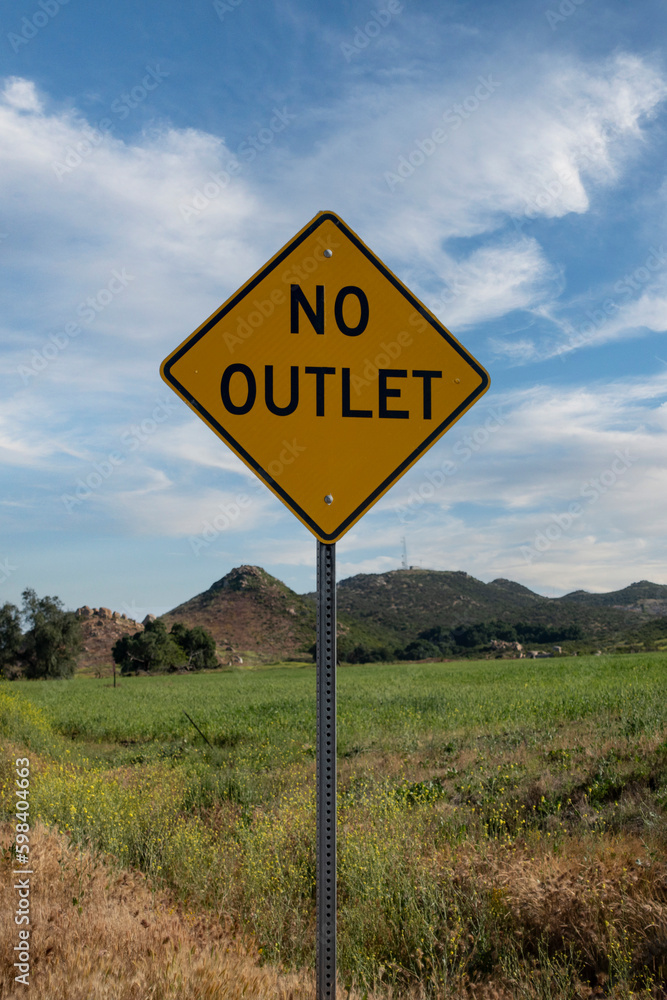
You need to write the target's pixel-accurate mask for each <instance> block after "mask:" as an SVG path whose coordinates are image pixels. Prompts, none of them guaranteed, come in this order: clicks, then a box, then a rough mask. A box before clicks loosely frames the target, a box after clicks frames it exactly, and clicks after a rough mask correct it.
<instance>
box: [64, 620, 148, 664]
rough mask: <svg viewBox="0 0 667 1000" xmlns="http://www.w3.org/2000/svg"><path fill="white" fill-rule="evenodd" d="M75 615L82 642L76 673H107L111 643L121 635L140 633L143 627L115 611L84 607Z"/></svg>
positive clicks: (110, 661)
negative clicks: (83, 671)
mask: <svg viewBox="0 0 667 1000" xmlns="http://www.w3.org/2000/svg"><path fill="white" fill-rule="evenodd" d="M76 615H77V618H79V620H80V622H81V636H82V639H83V647H82V654H81V658H80V659H79V669H85V670H93V671H95V670H106V669H108V668H109V667H110V666H111V664H112V662H113V660H112V656H111V650H112V649H113V646H114V643H115V642H117V640H118V639H121V638H122V637H123V636H124V635H132V634H133V633H134V632H141V631H142V630H143V627H144V626H143V623H142V624H140V623H139V622H135V621H134V620H133V619H132V618H128V617H127V615H124V614H121V613H120V612H118V611H110V610H109V608H89V607H88V605H84V606H83V607H82V608H78V609H77V612H76ZM145 620H146V619H144V621H145Z"/></svg>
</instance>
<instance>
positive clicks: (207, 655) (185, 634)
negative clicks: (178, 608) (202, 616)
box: [170, 622, 218, 670]
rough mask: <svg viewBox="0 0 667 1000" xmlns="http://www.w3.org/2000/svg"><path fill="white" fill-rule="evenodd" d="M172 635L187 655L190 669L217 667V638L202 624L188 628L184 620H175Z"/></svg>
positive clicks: (187, 665) (187, 664)
mask: <svg viewBox="0 0 667 1000" xmlns="http://www.w3.org/2000/svg"><path fill="white" fill-rule="evenodd" d="M170 635H171V636H172V637H173V638H174V640H175V641H176V642H177V643H178V645H179V646H180V648H181V649H182V650H183V652H184V653H185V655H186V656H187V663H186V667H187V669H188V670H204V669H209V670H210V669H212V668H213V667H217V665H218V658H217V656H216V655H215V639H214V638H213V636H212V635H211V633H210V632H207V631H206V629H204V628H202V627H201V625H195V627H194V628H188V627H187V626H186V625H184V624H183V623H182V622H174V624H173V625H172V627H171V632H170Z"/></svg>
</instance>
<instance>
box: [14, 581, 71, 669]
mask: <svg viewBox="0 0 667 1000" xmlns="http://www.w3.org/2000/svg"><path fill="white" fill-rule="evenodd" d="M21 596H22V597H23V605H22V608H21V618H22V619H23V624H24V626H27V628H26V631H25V634H24V636H23V640H22V648H21V652H20V661H21V663H22V664H23V667H24V670H25V675H26V677H29V678H35V677H47V678H51V677H71V676H72V674H73V673H74V667H75V666H76V661H77V658H78V655H79V652H80V651H81V625H80V622H79V619H78V618H77V616H76V614H75V613H74V612H73V611H65V609H64V607H63V604H62V602H61V601H60V599H59V598H57V597H38V596H37V594H36V593H35V591H34V590H31V589H30V588H28V589H26V590H24V591H23V594H22V595H21Z"/></svg>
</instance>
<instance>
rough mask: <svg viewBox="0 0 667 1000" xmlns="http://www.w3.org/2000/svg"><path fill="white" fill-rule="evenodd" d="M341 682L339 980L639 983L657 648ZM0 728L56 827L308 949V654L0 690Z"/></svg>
mask: <svg viewBox="0 0 667 1000" xmlns="http://www.w3.org/2000/svg"><path fill="white" fill-rule="evenodd" d="M338 676H339V681H338V743H339V829H340V846H339V890H338V891H339V956H340V966H341V969H342V971H343V973H344V976H345V978H346V981H347V982H350V983H351V982H355V983H356V984H357V985H361V986H362V987H363V986H372V985H375V986H376V987H377V986H379V985H385V984H386V985H387V986H389V985H390V984H395V985H396V984H398V985H399V986H400V987H401V988H404V989H406V990H409V989H410V988H412V987H413V986H414V985H415V984H416V983H419V984H420V985H421V986H422V987H423V988H424V989H425V990H426V991H427V993H428V994H429V995H432V996H448V995H451V996H458V995H459V994H458V993H456V992H455V991H456V990H464V989H465V988H466V986H467V987H468V988H471V984H473V983H475V982H479V983H484V982H492V981H493V982H496V983H503V984H506V985H507V984H509V985H507V989H510V988H511V989H512V990H513V991H514V995H515V996H517V997H524V996H525V997H532V996H545V997H546V996H553V997H561V996H562V997H565V996H573V997H574V996H578V995H582V996H583V995H585V994H584V993H581V994H579V993H578V992H576V991H577V990H578V989H583V988H584V986H583V985H582V984H584V985H585V984H588V985H589V986H590V985H593V984H595V982H596V977H602V978H603V979H605V982H606V984H607V986H606V988H607V989H608V990H611V992H610V993H609V995H613V996H618V997H621V996H629V995H630V992H629V991H630V990H631V989H633V990H634V991H635V995H639V993H641V991H642V990H643V991H644V994H643V995H645V996H650V995H653V994H652V993H651V990H652V989H653V988H654V984H657V983H660V982H664V981H665V980H666V979H667V906H666V904H667V864H666V862H665V846H666V844H667V825H666V816H667V698H666V697H665V692H666V691H667V655H665V654H643V655H634V656H614V657H600V656H598V657H578V658H574V657H567V658H556V659H549V660H529V661H526V660H522V661H484V662H478V663H476V662H466V663H461V662H456V663H432V664H431V663H429V664H421V665H406V664H399V665H393V664H392V665H384V664H382V665H379V664H374V665H366V666H350V667H344V668H342V669H341V670H340V671H339V675H338ZM185 712H187V713H188V714H189V715H190V716H191V717H192V719H193V720H194V722H195V723H196V725H197V726H198V727H199V729H200V730H201V732H202V733H203V734H204V735H205V737H206V739H207V740H208V743H210V744H211V746H208V745H207V743H206V742H205V741H204V739H202V737H201V735H200V734H199V733H198V732H197V731H196V729H195V728H194V727H193V725H192V724H191V722H190V721H189V720H188V719H187V718H186V715H185V714H184V713H185ZM0 735H2V736H3V738H4V740H5V742H12V744H13V745H28V746H30V748H31V750H32V754H33V755H34V757H35V759H36V761H37V762H38V765H39V774H38V776H37V777H36V778H35V788H34V795H35V804H36V805H37V807H38V810H39V813H40V815H41V816H42V817H43V818H44V819H45V820H46V821H47V822H49V823H55V824H58V825H59V826H60V827H61V828H63V829H66V830H69V831H70V833H71V835H72V836H73V837H75V838H77V839H79V840H81V841H84V842H88V843H91V844H94V845H96V846H98V847H99V848H101V849H103V850H105V851H107V852H110V853H111V854H112V855H113V856H114V857H115V858H117V859H118V860H119V862H120V863H123V864H127V865H135V866H138V867H140V868H142V869H143V870H144V871H145V872H146V873H147V874H148V875H149V876H150V877H151V879H153V880H154V882H155V883H162V884H166V885H170V886H172V887H173V888H174V890H175V891H177V892H178V893H180V894H182V896H183V897H184V898H186V899H188V900H189V901H190V902H191V903H192V904H193V905H195V904H196V905H197V906H200V907H206V908H211V907H213V908H215V909H217V910H218V911H219V912H221V913H222V912H224V913H226V914H229V915H231V916H232V918H233V919H234V921H235V922H236V924H237V926H239V927H243V928H244V929H246V930H250V931H251V932H252V933H254V934H255V935H256V936H257V938H258V940H259V942H260V944H261V947H262V948H263V953H264V955H265V956H267V957H268V958H269V959H271V960H274V959H280V960H281V961H283V962H285V963H286V964H288V965H289V964H292V965H296V966H298V965H300V964H309V963H312V961H313V955H314V900H313V886H314V862H315V857H314V766H315V765H314V744H315V670H314V667H311V666H300V667H291V668H275V669H261V670H255V671H233V672H218V673H206V674H201V675H196V676H183V675H173V676H159V677H131V678H122V679H121V680H120V681H119V685H118V687H117V688H114V687H113V686H112V684H111V682H110V680H109V679H103V680H99V679H91V678H75V679H74V680H72V681H63V682H48V683H46V682H25V681H23V682H13V683H11V684H9V683H4V684H1V685H0ZM647 914H650V919H648V917H647ZM605 977H606V978H605ZM548 982H549V983H551V984H552V986H551V987H550V989H552V992H551V993H546V992H539V990H540V989H541V987H540V983H544V984H546V983H548ZM553 984H560V985H559V986H558V989H555V987H554V986H553ZM545 989H546V987H545ZM536 990H537V992H536ZM448 991H449V992H448ZM614 991H615V992H614ZM623 991H625V992H623ZM638 991H639V992H638ZM406 995H407V994H406ZM460 995H464V993H461V994H460ZM508 995H511V994H508Z"/></svg>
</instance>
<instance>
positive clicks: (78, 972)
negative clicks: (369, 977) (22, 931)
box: [0, 823, 354, 1000]
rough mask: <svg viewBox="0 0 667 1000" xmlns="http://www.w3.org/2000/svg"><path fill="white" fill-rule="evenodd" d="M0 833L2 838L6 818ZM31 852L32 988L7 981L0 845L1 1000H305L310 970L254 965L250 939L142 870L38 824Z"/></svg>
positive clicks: (8, 918)
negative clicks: (178, 898) (157, 887)
mask: <svg viewBox="0 0 667 1000" xmlns="http://www.w3.org/2000/svg"><path fill="white" fill-rule="evenodd" d="M0 831H1V835H2V843H3V844H5V845H6V844H9V843H10V842H11V837H12V828H11V826H10V825H9V824H8V823H4V824H2V826H1V827H0ZM30 856H31V864H32V867H33V870H34V872H35V874H34V875H33V876H32V886H33V893H32V896H31V930H32V934H31V939H30V948H31V953H32V960H31V983H30V987H29V989H26V988H25V987H24V986H23V985H20V984H15V983H14V973H15V970H14V969H13V962H14V957H13V954H14V953H13V950H12V949H13V946H14V945H15V944H17V943H18V928H17V927H16V925H15V924H14V921H13V914H14V909H15V904H16V898H15V896H16V893H15V892H14V890H13V888H12V885H13V878H12V875H11V871H12V865H11V857H10V856H9V852H8V851H6V850H5V851H4V852H3V858H2V863H1V866H0V868H1V878H0V963H1V965H0V997H1V998H2V1000H14V998H22V1000H23V998H25V997H26V996H28V995H29V996H30V1000H92V998H95V1000H149V998H150V1000H186V998H187V1000H236V998H241V997H243V998H244V1000H265V998H266V1000H268V998H271V1000H312V997H313V996H314V990H315V986H314V976H313V975H309V974H308V973H306V972H303V973H300V974H298V975H294V974H284V973H282V972H280V971H279V970H277V969H275V968H274V967H272V966H268V965H267V966H264V967H261V966H260V958H261V956H260V955H259V953H258V951H257V949H256V948H255V947H254V946H253V945H252V943H251V942H250V941H248V940H247V939H246V941H245V942H243V941H242V940H240V939H239V938H235V937H234V936H233V935H232V933H231V931H232V928H230V927H229V926H227V927H225V926H224V924H223V923H221V921H219V920H216V919H214V918H211V917H201V916H200V917H195V916H194V915H191V914H188V913H187V912H183V910H182V908H180V907H178V906H177V905H176V904H174V903H173V901H172V900H171V899H170V897H169V895H168V894H166V893H163V892H159V893H155V894H154V893H152V892H151V891H150V889H149V888H148V885H147V883H146V880H145V879H144V877H143V876H142V875H141V874H140V873H138V872H121V871H117V870H114V869H112V868H111V867H109V866H108V865H107V864H106V863H105V862H104V861H103V860H102V859H101V858H99V857H95V856H94V855H93V854H92V853H91V852H89V851H86V850H79V849H78V848H76V847H74V846H73V845H71V844H70V842H69V841H68V839H67V838H66V837H64V836H62V835H61V834H58V833H56V832H55V831H53V830H47V829H46V828H45V827H42V826H37V827H36V828H35V830H34V831H33V832H32V834H31V855H30ZM73 900H76V901H77V902H76V903H74V902H73ZM340 995H341V996H342V995H343V992H342V990H341V994H340ZM352 996H354V994H352Z"/></svg>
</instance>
